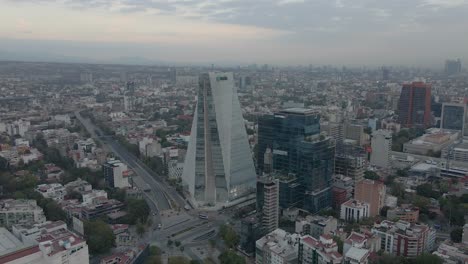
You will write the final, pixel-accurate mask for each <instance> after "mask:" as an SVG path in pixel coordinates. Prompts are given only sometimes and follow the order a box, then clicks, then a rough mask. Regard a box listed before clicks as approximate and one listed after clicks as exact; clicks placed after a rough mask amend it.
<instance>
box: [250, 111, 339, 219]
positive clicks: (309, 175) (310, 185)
mask: <svg viewBox="0 0 468 264" xmlns="http://www.w3.org/2000/svg"><path fill="white" fill-rule="evenodd" d="M258 122H259V124H258V153H257V155H258V156H257V161H258V172H259V174H262V173H264V172H265V162H264V158H265V152H267V151H269V150H268V149H270V150H271V152H272V156H273V157H272V163H273V166H272V167H273V170H274V171H276V172H279V173H282V174H283V175H294V177H296V180H295V181H294V182H289V184H288V185H289V186H291V187H294V188H297V189H296V191H295V192H296V193H297V192H299V193H297V194H298V196H297V199H299V200H297V201H290V203H289V204H290V205H292V206H296V207H302V208H303V209H305V210H307V211H310V212H317V211H319V210H321V209H323V208H327V207H330V206H331V185H332V179H331V176H332V174H333V170H334V155H335V143H334V141H333V140H332V139H331V138H329V137H326V136H324V135H321V134H320V123H319V122H320V116H319V114H318V113H317V112H315V111H313V110H310V109H304V108H290V109H286V110H283V111H280V112H278V113H275V114H274V115H266V116H263V117H261V118H259V121H258ZM283 187H285V185H284V184H282V183H281V182H280V204H281V205H282V207H283V205H284V203H283V202H282V201H284V199H283V197H285V196H288V195H285V193H291V192H289V191H288V190H286V189H285V188H283Z"/></svg>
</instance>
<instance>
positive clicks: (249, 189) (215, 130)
mask: <svg viewBox="0 0 468 264" xmlns="http://www.w3.org/2000/svg"><path fill="white" fill-rule="evenodd" d="M182 178H183V180H184V184H185V185H186V186H187V187H188V190H189V192H190V194H191V196H192V199H193V200H194V202H195V204H196V206H199V207H200V206H220V205H223V204H227V203H229V204H232V203H235V201H236V200H237V201H239V198H242V197H245V196H247V195H249V194H254V193H255V188H256V174H255V167H254V163H253V158H252V154H251V151H250V147H249V143H248V139H247V132H246V130H245V125H244V119H243V117H242V112H241V108H240V103H239V99H238V98H237V94H236V91H235V87H234V77H233V74H232V73H221V72H210V73H205V74H201V75H200V78H199V87H198V102H197V105H196V109H195V115H194V118H193V123H192V132H191V135H190V142H189V145H188V150H187V156H186V159H185V164H184V171H183V175H182Z"/></svg>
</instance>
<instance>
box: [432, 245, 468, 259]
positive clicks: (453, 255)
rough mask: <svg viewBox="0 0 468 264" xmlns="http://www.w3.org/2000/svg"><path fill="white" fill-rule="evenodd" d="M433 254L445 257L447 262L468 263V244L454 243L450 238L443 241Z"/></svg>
mask: <svg viewBox="0 0 468 264" xmlns="http://www.w3.org/2000/svg"><path fill="white" fill-rule="evenodd" d="M433 254H434V255H437V256H439V257H440V258H441V259H443V261H444V263H446V264H459V263H463V264H465V263H468V245H466V244H462V243H453V242H452V241H450V240H448V239H447V240H446V241H444V242H443V243H441V244H440V246H439V247H438V248H437V250H436V251H435V252H434V253H433Z"/></svg>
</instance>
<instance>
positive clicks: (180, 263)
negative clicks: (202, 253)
mask: <svg viewBox="0 0 468 264" xmlns="http://www.w3.org/2000/svg"><path fill="white" fill-rule="evenodd" d="M168 263H169V264H190V260H188V259H187V258H186V257H180V256H177V257H169V259H168Z"/></svg>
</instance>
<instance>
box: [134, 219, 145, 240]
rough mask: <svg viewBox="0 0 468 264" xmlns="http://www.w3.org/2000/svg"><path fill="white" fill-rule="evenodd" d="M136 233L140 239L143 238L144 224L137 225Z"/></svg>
mask: <svg viewBox="0 0 468 264" xmlns="http://www.w3.org/2000/svg"><path fill="white" fill-rule="evenodd" d="M136 232H137V234H138V235H139V236H140V237H142V236H143V234H144V233H145V225H143V224H142V223H140V222H139V223H138V224H137V225H136Z"/></svg>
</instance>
